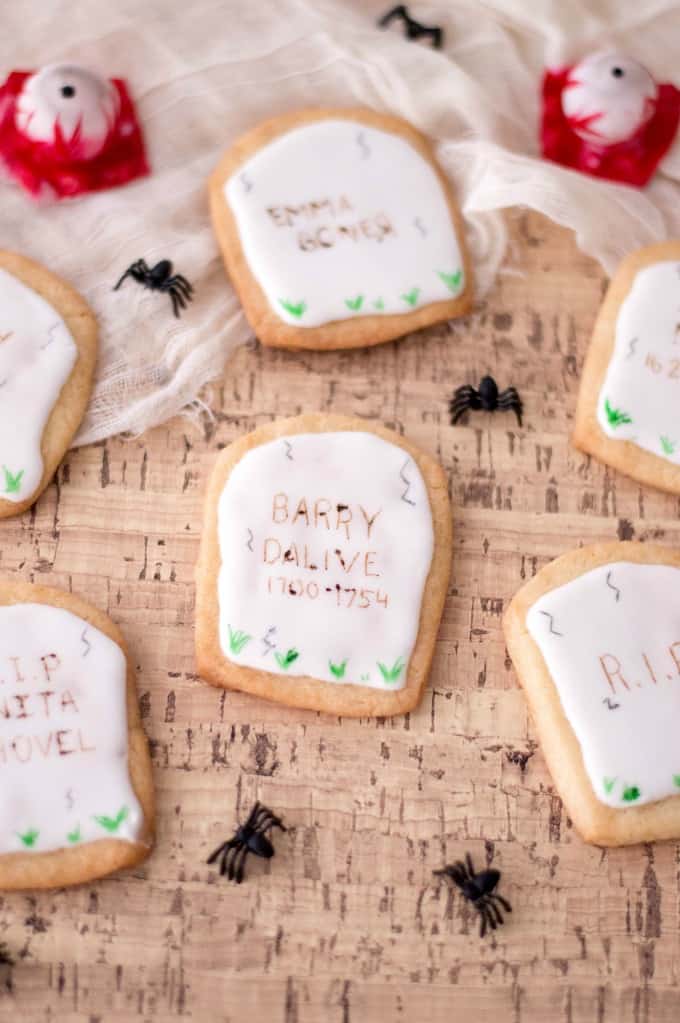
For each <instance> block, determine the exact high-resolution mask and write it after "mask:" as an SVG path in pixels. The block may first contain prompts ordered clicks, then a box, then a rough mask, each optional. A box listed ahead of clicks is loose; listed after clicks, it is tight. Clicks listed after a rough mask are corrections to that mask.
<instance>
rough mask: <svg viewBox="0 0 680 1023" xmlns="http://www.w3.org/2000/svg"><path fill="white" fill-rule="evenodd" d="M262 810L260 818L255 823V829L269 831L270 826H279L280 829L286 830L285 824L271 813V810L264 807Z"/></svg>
mask: <svg viewBox="0 0 680 1023" xmlns="http://www.w3.org/2000/svg"><path fill="white" fill-rule="evenodd" d="M264 810H265V813H264V815H263V816H262V817H261V818H260V820H259V821H258V823H257V830H258V831H262V832H264V831H269V830H270V828H280V829H281V831H285V830H286V828H285V825H284V824H283V822H282V821H281V820H280V819H279V818H278V817H277V816H276V814H275V813H272V812H271V810H267V808H266V807H265V808H264Z"/></svg>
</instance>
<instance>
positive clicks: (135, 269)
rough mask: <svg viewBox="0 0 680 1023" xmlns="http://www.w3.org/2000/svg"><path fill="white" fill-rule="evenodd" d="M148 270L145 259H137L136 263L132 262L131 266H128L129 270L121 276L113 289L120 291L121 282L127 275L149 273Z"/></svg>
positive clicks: (133, 275)
mask: <svg viewBox="0 0 680 1023" xmlns="http://www.w3.org/2000/svg"><path fill="white" fill-rule="evenodd" d="M148 272H149V268H148V266H147V265H146V263H145V261H144V260H143V259H136V260H135V262H134V263H130V266H129V267H128V268H127V270H126V271H125V273H124V274H123V276H122V277H121V278H120V280H119V281H118V283H117V284H116V286H115V287H114V289H113V290H114V291H118V289H119V287H120V286H121V284H122V283H123V281H124V280H125V278H126V277H135V274H136V273H137V274H144V273H148ZM135 279H136V278H135Z"/></svg>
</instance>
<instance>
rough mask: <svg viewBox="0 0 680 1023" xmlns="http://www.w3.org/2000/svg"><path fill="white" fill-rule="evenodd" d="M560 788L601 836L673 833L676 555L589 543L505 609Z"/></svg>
mask: <svg viewBox="0 0 680 1023" xmlns="http://www.w3.org/2000/svg"><path fill="white" fill-rule="evenodd" d="M503 624H504V629H505V637H506V641H507V645H508V650H509V652H510V656H511V657H512V660H513V663H514V665H515V668H516V670H517V674H518V675H519V678H520V681H521V683H522V685H523V687H524V689H525V691H526V694H527V698H528V700H529V706H530V708H531V711H532V715H533V718H534V722H535V724H536V728H537V730H538V734H539V737H540V739H541V745H542V749H543V754H544V756H545V758H546V760H547V762H548V767H549V768H550V771H551V774H552V776H553V780H554V782H555V786H556V788H557V791H558V792H559V794H560V796H561V797H562V799H563V801H564V804H565V807H566V810H567V813H568V814H569V816H570V818H571V819H572V820H573V822H574V825H575V826H576V829H577V830H578V831H579V833H580V834H581V835H582V837H583V838H584V839H585V840H586V841H587V842H592V843H594V844H596V845H630V844H632V843H634V842H650V841H653V840H654V839H665V838H678V837H680V744H679V743H678V734H677V733H678V721H680V553H678V552H676V551H670V550H666V549H665V548H663V547H657V546H653V545H651V544H639V543H607V544H596V545H594V546H592V547H584V548H581V549H580V550H576V551H572V552H570V553H569V554H564V555H563V556H562V557H560V558H557V560H556V561H553V562H551V564H549V565H546V566H545V567H544V568H542V569H541V570H540V572H538V574H537V575H536V576H534V578H533V579H532V580H531V581H530V582H528V583H527V584H526V585H525V586H524V587H523V588H522V589H521V590H520V591H519V593H517V595H516V596H515V598H514V599H513V601H512V602H511V604H510V606H509V608H508V610H507V612H506V614H505V618H504V623H503Z"/></svg>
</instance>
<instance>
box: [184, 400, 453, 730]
mask: <svg viewBox="0 0 680 1023" xmlns="http://www.w3.org/2000/svg"><path fill="white" fill-rule="evenodd" d="M451 532H452V530H451V512H450V506H449V499H448V494H447V480H446V476H445V474H444V471H443V470H442V468H441V467H440V466H439V465H438V464H437V463H436V462H435V461H433V459H432V458H430V457H429V456H428V455H425V454H423V453H422V452H421V451H419V450H418V449H417V448H416V447H414V446H413V445H412V444H410V443H409V442H407V441H405V440H403V439H402V438H401V437H398V436H397V435H396V434H394V433H392V432H391V431H389V430H386V429H383V428H382V427H374V426H372V425H370V424H368V423H366V422H364V421H363V420H359V419H351V418H348V417H345V416H335V415H303V416H299V417H297V418H295V419H286V420H281V421H279V422H276V423H272V424H271V425H269V426H264V427H261V428H260V429H258V430H255V431H254V432H253V433H250V434H248V435H247V436H245V437H242V438H241V439H240V440H238V441H236V442H235V443H234V444H232V445H230V447H228V448H227V449H226V450H225V451H223V452H222V454H221V455H220V458H219V460H218V462H217V465H216V466H215V469H214V471H213V474H212V478H211V481H210V484H209V487H208V494H207V499H206V511H205V523H204V531H203V537H202V542H201V552H200V557H199V563H198V568H197V583H198V592H197V606H196V650H197V659H198V669H199V672H200V674H201V675H202V676H203V677H204V678H205V679H206V680H207V681H208V682H210V683H212V684H213V685H216V686H223V687H225V688H231V689H241V690H243V691H245V692H250V693H254V694H256V695H258V696H263V697H265V698H266V699H269V700H275V701H278V702H280V703H287V704H289V705H291V706H295V707H306V708H310V709H314V710H321V711H327V712H328V713H330V714H342V715H347V716H351V717H359V716H363V715H389V714H402V713H404V712H406V711H408V710H411V708H413V707H414V706H415V705H416V704H417V703H418V700H419V699H420V695H421V692H422V689H423V686H424V684H425V681H426V679H427V675H428V672H429V668H430V663H431V661H432V655H433V652H434V645H435V640H436V636H437V629H438V627H439V620H440V618H441V614H442V610H443V607H444V600H445V597H446V588H447V584H448V579H449V574H450V566H451Z"/></svg>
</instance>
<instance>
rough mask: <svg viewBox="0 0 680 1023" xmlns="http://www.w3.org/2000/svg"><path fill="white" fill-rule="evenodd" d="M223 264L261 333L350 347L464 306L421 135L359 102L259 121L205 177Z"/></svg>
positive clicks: (452, 235) (454, 229)
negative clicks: (359, 105)
mask: <svg viewBox="0 0 680 1023" xmlns="http://www.w3.org/2000/svg"><path fill="white" fill-rule="evenodd" d="M210 200H211V208H212V217H213V223H214V226H215V230H216V232H217V237H218V239H219V242H220V246H221V248H222V253H223V256H224V260H225V263H226V267H227V271H228V273H229V276H230V278H231V280H232V283H233V284H234V287H235V288H236V290H237V292H238V294H239V297H240V299H241V301H242V303H243V307H244V309H245V313H246V316H247V317H248V320H249V322H250V324H251V326H252V328H253V330H254V331H255V333H256V334H257V336H258V337H259V338H260V340H261V341H262V343H263V344H265V345H273V346H278V347H284V348H319V349H331V348H356V347H360V346H364V345H374V344H378V343H380V342H381V341H388V340H390V339H391V338H395V337H400V336H401V335H403V334H406V333H408V332H409V331H412V330H417V329H418V328H420V327H425V326H427V325H428V324H431V323H437V322H438V321H440V320H447V319H449V318H451V317H454V316H461V315H463V314H464V313H465V312H467V311H468V309H469V308H470V304H471V301H472V280H471V274H470V265H469V261H468V258H467V255H466V251H465V242H464V238H463V229H462V222H461V218H460V215H459V213H458V209H457V207H456V204H455V200H454V198H453V194H452V191H451V186H450V185H449V183H448V181H447V180H446V178H445V177H444V175H443V174H442V172H441V170H440V169H439V167H438V166H437V164H436V162H435V159H434V156H433V154H432V150H431V147H430V145H429V143H428V142H427V141H426V139H425V138H423V136H422V135H421V134H420V133H419V132H417V131H416V130H415V128H413V127H411V125H409V124H407V123H406V122H405V121H402V120H400V119H399V118H396V117H390V116H388V115H386V114H377V113H373V112H372V111H370V110H362V109H357V110H308V111H302V112H297V113H294V114H286V115H283V116H281V117H277V118H274V119H273V120H270V121H267V122H265V123H264V124H261V125H259V126H258V127H257V128H255V129H254V130H253V131H251V132H249V133H248V134H247V135H245V136H244V137H243V138H241V139H240V140H239V141H238V142H236V143H235V144H234V146H233V147H232V148H231V149H230V150H229V152H228V153H227V154H226V156H225V157H224V158H223V160H222V161H221V163H220V164H219V165H218V167H217V169H216V170H215V172H214V174H213V175H212V178H211V181H210Z"/></svg>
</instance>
